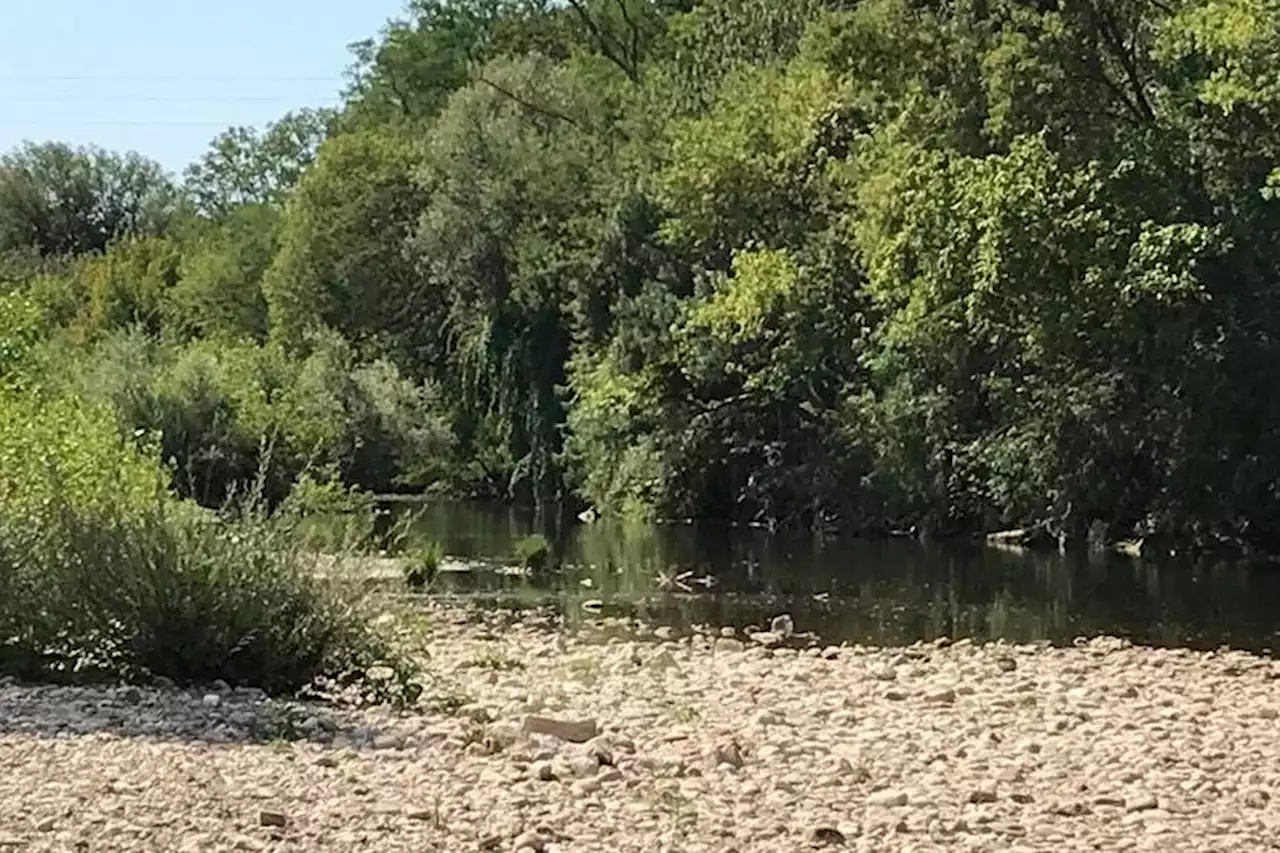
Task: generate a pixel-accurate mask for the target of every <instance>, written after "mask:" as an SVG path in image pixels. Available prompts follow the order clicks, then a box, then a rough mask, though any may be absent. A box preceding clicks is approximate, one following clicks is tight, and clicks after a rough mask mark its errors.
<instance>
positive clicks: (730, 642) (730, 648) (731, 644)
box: [716, 637, 747, 652]
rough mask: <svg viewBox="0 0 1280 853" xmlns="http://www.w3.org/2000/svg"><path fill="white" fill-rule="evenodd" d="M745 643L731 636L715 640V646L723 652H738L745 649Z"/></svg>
mask: <svg viewBox="0 0 1280 853" xmlns="http://www.w3.org/2000/svg"><path fill="white" fill-rule="evenodd" d="M746 647H747V644H746V643H744V642H742V641H741V640H737V639H734V638H733V637H721V638H720V639H718V640H716V648H717V649H719V650H720V651H723V652H740V651H743V650H745V649H746Z"/></svg>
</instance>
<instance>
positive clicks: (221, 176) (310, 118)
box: [185, 110, 334, 218]
mask: <svg viewBox="0 0 1280 853" xmlns="http://www.w3.org/2000/svg"><path fill="white" fill-rule="evenodd" d="M333 122H334V113H333V112H332V111H331V110H298V111H297V112H292V113H289V114H287V115H285V116H284V117H283V118H281V119H279V120H278V121H275V122H272V123H271V124H269V125H267V128H266V129H265V130H264V131H261V132H259V131H258V130H256V129H254V128H249V127H233V128H230V129H228V130H226V131H224V132H222V133H221V134H219V135H218V136H217V137H216V138H215V139H214V140H213V142H212V143H211V144H210V146H209V150H208V151H206V152H205V153H204V155H203V156H202V157H201V158H200V159H199V160H198V161H196V162H195V163H192V164H191V165H190V166H188V167H187V170H186V174H185V178H186V181H185V189H186V191H187V193H188V194H189V195H190V197H191V199H192V201H193V202H194V204H195V206H196V209H197V210H198V211H199V212H201V213H203V214H204V215H206V216H210V217H214V218H221V217H224V216H226V215H227V214H228V213H230V212H231V211H232V210H233V209H235V208H236V207H239V206H241V205H251V204H259V205H266V204H280V203H281V202H283V201H284V199H285V198H286V197H287V196H288V194H289V192H290V191H291V190H292V189H293V188H294V186H295V185H296V184H297V183H298V181H299V180H300V179H301V177H302V174H303V172H305V171H306V169H307V167H308V166H310V165H311V163H312V162H313V161H314V160H315V156H316V151H317V150H318V149H319V147H320V145H321V143H323V142H324V140H325V139H326V138H327V137H328V135H329V131H330V129H331V127H332V125H333Z"/></svg>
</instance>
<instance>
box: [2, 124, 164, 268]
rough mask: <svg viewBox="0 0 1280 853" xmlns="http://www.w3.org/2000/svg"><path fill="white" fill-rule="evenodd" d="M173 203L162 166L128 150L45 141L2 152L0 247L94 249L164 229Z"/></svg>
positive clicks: (49, 251)
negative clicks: (116, 150) (78, 146)
mask: <svg viewBox="0 0 1280 853" xmlns="http://www.w3.org/2000/svg"><path fill="white" fill-rule="evenodd" d="M176 204H177V194H176V192H175V190H174V186H173V184H172V182H171V181H170V180H169V178H168V177H167V176H166V175H165V173H164V170H163V169H161V167H160V166H159V165H158V164H157V163H154V162H152V161H150V160H147V159H146V158H144V157H142V156H141V155H139V154H135V153H132V152H131V153H128V154H114V153H110V152H107V151H103V150H102V149H100V148H93V147H89V148H72V147H71V146H69V145H65V144H63V143H59V142H49V143H43V144H35V143H26V144H24V145H22V146H20V147H19V148H17V149H16V150H14V151H11V152H9V153H7V154H3V155H0V252H9V251H12V250H15V249H24V248H29V247H34V248H35V249H36V250H37V251H39V252H40V254H42V255H64V254H80V253H85V252H100V251H102V250H104V249H106V247H107V246H108V245H109V244H110V243H111V242H112V241H113V240H117V239H120V238H122V237H136V236H153V235H157V234H160V233H162V232H163V231H164V229H165V228H166V226H167V225H168V223H169V221H170V219H171V218H172V216H173V214H174V211H175V209H176Z"/></svg>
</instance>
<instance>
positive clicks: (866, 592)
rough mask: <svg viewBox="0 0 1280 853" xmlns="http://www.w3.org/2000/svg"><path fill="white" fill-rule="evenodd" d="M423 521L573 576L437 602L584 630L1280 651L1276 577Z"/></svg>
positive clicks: (426, 515)
mask: <svg viewBox="0 0 1280 853" xmlns="http://www.w3.org/2000/svg"><path fill="white" fill-rule="evenodd" d="M401 511H402V512H403V511H405V510H404V509H401ZM412 512H413V513H414V519H413V522H412V526H411V529H410V533H409V542H410V544H412V543H413V542H414V541H415V540H416V541H426V540H434V541H435V542H438V543H439V544H440V545H441V546H442V547H443V550H444V552H445V553H447V554H450V555H452V556H457V557H461V558H466V559H469V560H474V561H477V562H479V563H493V564H498V563H502V562H504V561H509V560H510V555H511V554H512V553H513V551H514V549H515V545H516V543H517V542H518V541H519V540H520V539H522V538H523V537H526V536H528V535H530V534H533V533H540V534H542V535H544V536H545V537H546V538H547V540H548V541H549V542H550V543H551V545H552V548H553V551H554V553H555V555H556V557H557V558H558V560H559V562H560V563H561V564H562V570H561V571H559V572H557V573H555V574H553V575H552V576H550V577H547V578H538V579H527V578H526V579H521V578H512V577H510V576H504V575H502V574H500V573H496V572H491V571H485V570H483V569H477V570H474V571H471V572H466V573H460V574H454V573H442V575H441V576H440V578H438V579H437V583H436V584H435V585H434V589H433V591H434V592H437V593H442V592H455V593H463V594H467V595H470V596H472V597H474V598H475V599H476V600H477V601H487V602H492V603H494V604H495V605H502V606H520V605H549V606H551V607H553V608H555V609H556V610H558V611H560V612H561V613H562V614H563V615H564V616H565V618H566V621H568V622H569V623H570V624H573V623H575V622H578V621H582V620H584V619H589V618H592V613H591V612H588V611H589V610H590V611H595V612H601V613H604V614H606V615H620V616H628V617H635V618H639V619H643V620H646V621H654V622H660V623H662V624H669V625H673V626H675V627H681V628H683V627H691V626H696V625H703V626H709V627H712V628H718V627H722V626H733V627H737V628H744V627H748V626H753V625H754V626H759V627H766V626H767V625H768V623H769V620H770V618H771V617H773V616H775V615H777V614H779V613H783V612H786V613H790V614H791V615H792V617H793V618H794V620H795V624H796V630H798V631H802V632H809V631H812V632H815V633H816V634H818V635H819V636H820V637H821V638H822V639H823V640H824V641H826V642H840V641H849V642H857V643H872V644H902V643H910V642H914V641H916V640H930V639H934V638H937V637H944V636H946V637H953V638H955V637H972V638H974V639H976V640H984V639H995V638H1004V639H1007V640H1010V641H1014V642H1033V641H1042V640H1047V641H1051V642H1054V643H1065V642H1070V641H1071V640H1072V639H1073V638H1075V637H1077V636H1081V635H1086V636H1087V635H1095V634H1099V633H1106V634H1112V635H1116V636H1122V637H1128V638H1130V639H1132V640H1133V641H1134V642H1138V643H1143V644H1151V645H1162V646H1179V647H1191V648H1202V649H1213V648H1217V647H1219V646H1222V645H1229V646H1232V647H1235V648H1242V649H1250V650H1253V651H1257V652H1265V653H1270V652H1271V650H1272V649H1273V648H1274V647H1276V645H1277V643H1280V569H1277V568H1275V567H1262V568H1249V567H1246V566H1241V565H1234V564H1220V565H1212V566H1211V565H1189V564H1185V563H1184V564H1172V563H1171V564H1163V565H1162V564H1153V563H1150V562H1138V561H1134V560H1132V559H1129V558H1126V557H1121V556H1118V555H1115V556H1112V555H1107V556H1105V557H1102V558H1095V559H1088V558H1086V557H1084V556H1083V555H1082V556H1078V557H1077V556H1065V557H1064V556H1062V555H1058V554H1034V555H1033V554H1014V553H1009V552H1004V551H998V550H994V549H990V548H985V547H978V546H975V545H972V544H967V543H941V544H934V545H927V546H926V545H923V544H921V543H918V542H915V541H912V540H890V541H870V540H862V539H851V538H826V539H819V538H814V537H812V536H805V535H786V536H783V535H769V534H767V533H765V532H763V531H759V530H753V529H749V528H721V529H706V528H699V527H696V526H692V525H636V524H626V523H620V522H607V521H602V522H597V523H595V524H585V525H584V524H578V523H576V520H566V519H563V518H558V517H555V516H554V515H547V514H542V513H534V512H529V511H520V510H512V509H508V508H494V507H488V506H483V505H473V504H439V505H428V506H423V507H415V508H414V509H413V510H412ZM584 604H585V605H587V607H586V608H585V609H584ZM597 608H598V611H597Z"/></svg>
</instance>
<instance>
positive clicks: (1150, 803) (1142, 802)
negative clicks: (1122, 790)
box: [1124, 794, 1159, 812]
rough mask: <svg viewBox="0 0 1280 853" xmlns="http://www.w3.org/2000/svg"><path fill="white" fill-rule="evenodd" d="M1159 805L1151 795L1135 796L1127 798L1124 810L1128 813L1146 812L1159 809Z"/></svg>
mask: <svg viewBox="0 0 1280 853" xmlns="http://www.w3.org/2000/svg"><path fill="white" fill-rule="evenodd" d="M1158 806H1159V803H1158V802H1157V801H1156V798H1155V797H1154V796H1153V795H1151V794H1135V795H1133V796H1132V797H1125V800H1124V810H1125V811H1127V812H1145V811H1150V810H1151V809H1154V808H1157V807H1158Z"/></svg>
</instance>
